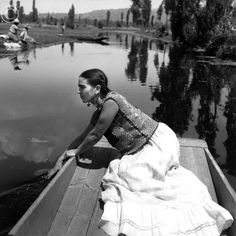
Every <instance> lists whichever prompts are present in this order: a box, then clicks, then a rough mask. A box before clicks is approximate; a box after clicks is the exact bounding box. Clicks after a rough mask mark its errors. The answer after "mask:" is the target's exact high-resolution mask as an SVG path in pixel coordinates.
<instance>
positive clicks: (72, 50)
mask: <svg viewBox="0 0 236 236" xmlns="http://www.w3.org/2000/svg"><path fill="white" fill-rule="evenodd" d="M69 45H70V55H71V56H72V57H73V56H74V42H69Z"/></svg>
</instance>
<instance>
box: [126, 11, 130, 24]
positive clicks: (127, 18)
mask: <svg viewBox="0 0 236 236" xmlns="http://www.w3.org/2000/svg"><path fill="white" fill-rule="evenodd" d="M129 15H130V10H128V11H127V15H126V27H128V26H129Z"/></svg>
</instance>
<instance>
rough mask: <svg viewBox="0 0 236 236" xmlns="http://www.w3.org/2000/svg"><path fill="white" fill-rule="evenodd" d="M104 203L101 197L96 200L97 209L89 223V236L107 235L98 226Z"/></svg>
mask: <svg viewBox="0 0 236 236" xmlns="http://www.w3.org/2000/svg"><path fill="white" fill-rule="evenodd" d="M103 204H104V203H103V202H102V200H99V199H98V201H97V202H96V206H95V210H94V212H93V215H92V218H91V222H90V224H89V228H88V232H87V236H107V234H106V233H105V232H104V231H103V230H102V229H100V228H98V223H99V221H100V219H101V217H102V213H103Z"/></svg>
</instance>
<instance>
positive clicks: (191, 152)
mask: <svg viewBox="0 0 236 236" xmlns="http://www.w3.org/2000/svg"><path fill="white" fill-rule="evenodd" d="M180 153H181V156H180V163H181V165H182V166H183V167H185V168H186V169H188V170H190V171H192V172H193V173H194V174H195V175H196V176H197V177H198V178H199V179H200V180H201V181H202V182H203V183H204V184H205V185H206V186H207V187H208V191H209V193H210V195H211V197H212V199H213V200H214V201H216V202H217V197H216V193H215V190H214V187H213V182H212V179H211V174H210V171H209V168H208V164H207V160H206V156H205V152H204V149H201V148H193V147H181V148H180Z"/></svg>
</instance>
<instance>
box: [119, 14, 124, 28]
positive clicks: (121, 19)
mask: <svg viewBox="0 0 236 236" xmlns="http://www.w3.org/2000/svg"><path fill="white" fill-rule="evenodd" d="M123 20H124V12H123V11H122V12H121V14H120V21H121V25H123Z"/></svg>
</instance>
